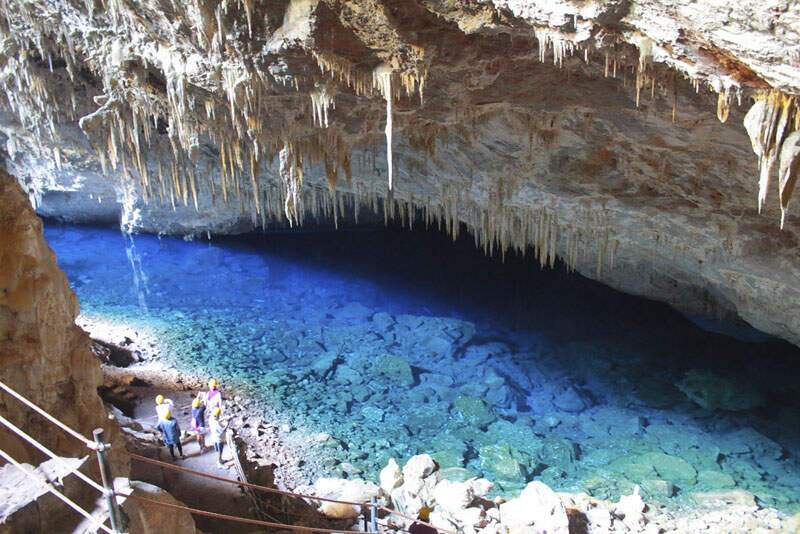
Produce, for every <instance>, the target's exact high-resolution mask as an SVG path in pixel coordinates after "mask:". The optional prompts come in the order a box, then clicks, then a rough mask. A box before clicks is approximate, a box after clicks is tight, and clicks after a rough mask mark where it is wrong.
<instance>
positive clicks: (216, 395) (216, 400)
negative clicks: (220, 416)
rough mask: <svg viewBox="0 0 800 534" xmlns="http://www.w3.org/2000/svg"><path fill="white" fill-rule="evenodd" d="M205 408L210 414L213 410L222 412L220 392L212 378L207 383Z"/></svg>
mask: <svg viewBox="0 0 800 534" xmlns="http://www.w3.org/2000/svg"><path fill="white" fill-rule="evenodd" d="M206 408H208V410H209V411H210V412H213V411H214V408H219V409H220V410H222V392H221V391H220V390H219V389H218V388H217V381H216V380H214V379H213V378H212V379H211V380H209V381H208V393H206Z"/></svg>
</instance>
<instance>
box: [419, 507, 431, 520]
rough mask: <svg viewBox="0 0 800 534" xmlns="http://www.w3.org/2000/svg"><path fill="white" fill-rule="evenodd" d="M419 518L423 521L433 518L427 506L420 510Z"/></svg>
mask: <svg viewBox="0 0 800 534" xmlns="http://www.w3.org/2000/svg"><path fill="white" fill-rule="evenodd" d="M417 517H419V518H420V519H422V520H423V521H427V520H428V519H430V517H431V509H430V508H428V507H427V506H423V507H422V508H420V509H419V515H418V516H417Z"/></svg>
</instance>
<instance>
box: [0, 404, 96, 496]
mask: <svg viewBox="0 0 800 534" xmlns="http://www.w3.org/2000/svg"><path fill="white" fill-rule="evenodd" d="M0 423H2V424H4V425H5V426H6V427H8V429H9V430H11V431H12V432H14V433H15V434H17V435H18V436H19V437H21V438H22V439H24V440H25V441H27V442H28V443H30V444H31V445H33V446H34V447H36V448H37V449H39V450H40V451H42V452H43V453H45V454H46V455H47V456H49V457H50V458H52V459H53V460H55V461H56V462H58V463H59V464H60V465H61V467H64V468H66V469H67V470H68V471H70V472H71V473H72V474H74V475H75V476H77V477H78V478H80V479H81V480H83V481H84V482H86V483H87V484H89V485H90V486H91V487H93V488H94V489H96V490H97V491H99V492H100V493H105V489H103V486H101V485H100V484H98V483H97V482H95V481H94V480H92V479H91V478H89V477H88V476H86V475H84V474H83V473H81V472H80V471H78V470H77V469H75V470H73V469H72V468H71V467H70V466H69V465H67V463H66V462H65V461H64V460H63V459H62V458H61V456H57V455H56V453H54V452H53V451H51V450H50V449H48V448H47V447H45V446H44V445H42V444H41V443H39V442H38V441H36V440H35V439H33V438H32V437H31V436H29V435H28V434H26V433H25V432H24V431H23V430H21V429H19V428H17V427H16V426H15V425H14V424H13V423H12V422H11V421H9V420H8V419H6V418H5V417H3V416H2V415H0Z"/></svg>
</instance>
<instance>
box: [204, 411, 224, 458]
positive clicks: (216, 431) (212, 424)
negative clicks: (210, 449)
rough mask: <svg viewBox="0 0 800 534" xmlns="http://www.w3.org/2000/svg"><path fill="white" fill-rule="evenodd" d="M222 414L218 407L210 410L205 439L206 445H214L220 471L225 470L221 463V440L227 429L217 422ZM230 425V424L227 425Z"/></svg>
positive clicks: (222, 444)
mask: <svg viewBox="0 0 800 534" xmlns="http://www.w3.org/2000/svg"><path fill="white" fill-rule="evenodd" d="M220 413H222V410H220V408H219V406H217V407H216V408H214V409H213V410H211V416H210V417H209V418H208V438H206V444H208V445H214V450H215V451H217V454H218V455H219V456H217V467H219V468H220V469H225V465H224V464H223V463H222V447H223V446H224V443H223V441H222V440H223V439H224V436H225V431H226V430H227V429H228V425H227V424H226V425H225V426H222V423H221V422H220V420H219V415H220ZM228 424H230V422H229V423H228Z"/></svg>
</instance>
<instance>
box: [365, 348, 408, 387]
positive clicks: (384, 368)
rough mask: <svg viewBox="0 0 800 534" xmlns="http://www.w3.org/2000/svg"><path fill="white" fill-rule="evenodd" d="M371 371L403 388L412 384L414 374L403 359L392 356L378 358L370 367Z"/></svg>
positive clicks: (386, 355) (384, 355) (385, 355)
mask: <svg viewBox="0 0 800 534" xmlns="http://www.w3.org/2000/svg"><path fill="white" fill-rule="evenodd" d="M372 371H373V372H374V373H375V374H379V375H383V376H385V377H386V378H388V379H389V380H391V381H392V382H395V383H397V384H398V385H400V386H403V387H409V386H411V385H413V384H414V374H413V373H412V372H411V366H410V365H409V364H408V362H407V361H406V360H405V358H402V357H400V356H394V355H392V354H383V355H381V356H378V358H377V359H376V360H375V363H373V365H372Z"/></svg>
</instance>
